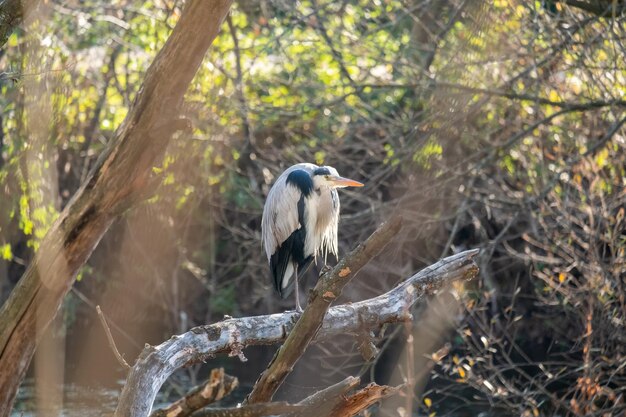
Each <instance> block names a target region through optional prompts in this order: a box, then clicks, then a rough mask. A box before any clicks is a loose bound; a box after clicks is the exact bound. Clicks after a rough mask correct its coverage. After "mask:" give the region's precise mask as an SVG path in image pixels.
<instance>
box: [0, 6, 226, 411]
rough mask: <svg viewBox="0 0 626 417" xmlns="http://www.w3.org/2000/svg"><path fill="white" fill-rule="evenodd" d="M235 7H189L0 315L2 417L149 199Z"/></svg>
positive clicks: (0, 311) (0, 399) (0, 403)
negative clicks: (101, 251) (49, 338)
mask: <svg viewBox="0 0 626 417" xmlns="http://www.w3.org/2000/svg"><path fill="white" fill-rule="evenodd" d="M230 4H231V0H213V1H204V0H189V1H188V2H187V4H186V5H185V8H184V10H183V13H182V15H181V17H180V20H179V22H178V24H177V25H176V27H175V28H174V30H173V32H172V34H171V36H170V37H169V39H168V40H167V42H166V43H165V46H164V47H163V49H162V50H161V51H160V52H159V53H158V55H157V56H156V58H155V60H154V62H153V63H152V65H151V66H150V68H149V69H148V71H147V73H146V77H145V80H144V83H143V85H142V87H141V89H140V91H139V93H138V95H137V97H136V98H135V101H134V103H133V105H132V107H131V109H130V111H129V113H128V116H127V117H126V119H125V120H124V122H123V123H122V125H121V126H120V127H119V128H118V130H117V132H116V136H115V138H114V139H113V140H112V141H111V144H110V146H108V147H107V149H106V150H105V151H104V152H103V154H102V155H101V156H100V158H99V160H98V162H97V163H96V165H95V167H94V169H93V171H92V172H91V174H90V175H89V177H88V178H87V180H86V181H85V183H84V184H83V185H82V186H81V187H80V189H79V190H78V192H77V193H76V195H75V196H74V197H73V198H72V200H71V201H70V202H69V204H68V205H67V206H66V207H65V209H64V210H63V212H62V213H61V214H60V216H59V218H58V219H57V220H56V222H55V223H54V224H53V225H52V227H51V228H50V230H49V231H48V233H47V234H46V236H45V238H44V239H43V241H42V242H41V246H40V249H39V251H38V252H37V254H36V255H35V258H34V259H33V261H32V262H31V264H30V265H29V266H28V269H27V270H26V272H25V273H24V276H22V278H21V280H20V282H19V283H18V285H17V286H16V287H15V289H14V290H13V292H12V293H11V296H10V297H9V299H8V300H7V302H6V303H5V304H4V305H3V307H2V309H1V310H0V407H1V409H0V416H8V415H9V413H10V410H11V407H12V404H13V400H14V398H15V394H16V392H17V388H18V386H19V384H20V382H21V380H22V378H23V377H24V374H25V372H26V369H27V368H28V365H29V363H30V360H31V358H32V355H33V352H34V351H35V348H36V346H37V342H38V340H39V339H40V337H41V336H42V334H43V332H44V330H45V329H46V328H47V327H48V325H49V324H50V322H51V321H52V319H53V318H54V316H55V314H56V312H57V310H58V308H59V306H60V304H61V302H62V301H63V298H64V297H65V295H66V294H67V292H68V291H69V289H70V288H71V286H72V284H73V282H74V279H75V277H76V274H77V273H78V271H79V269H80V267H81V266H82V265H83V264H84V263H85V262H86V261H87V259H88V258H89V256H90V254H91V252H92V251H93V249H94V248H95V247H96V245H97V244H98V242H99V241H100V238H101V237H102V236H103V235H104V233H105V232H106V230H107V229H108V228H109V226H110V225H111V223H112V222H113V220H114V219H115V218H116V217H117V216H119V215H120V214H121V213H122V212H123V211H124V210H125V209H127V208H128V207H129V206H130V205H132V203H133V202H134V201H136V200H137V199H138V198H140V197H141V196H142V195H143V194H144V193H145V191H146V188H147V187H146V186H147V184H148V182H149V180H150V175H151V173H152V166H153V165H154V164H155V162H158V158H159V157H161V156H162V155H163V153H164V151H165V149H166V147H167V144H168V142H169V140H170V137H171V135H172V133H173V132H175V131H176V130H179V129H180V128H181V127H182V126H183V123H181V121H180V120H179V119H178V113H179V109H180V105H181V103H182V101H183V96H184V94H185V91H186V89H187V87H188V85H189V83H190V82H191V80H192V78H193V77H194V75H195V73H196V71H197V69H198V67H199V66H200V63H201V62H202V59H203V57H204V54H205V52H206V50H207V49H208V47H209V45H210V44H211V43H212V41H213V39H214V38H215V36H216V35H217V33H218V30H219V28H220V25H221V23H222V20H223V19H224V17H225V16H226V14H227V12H228V9H229V8H230Z"/></svg>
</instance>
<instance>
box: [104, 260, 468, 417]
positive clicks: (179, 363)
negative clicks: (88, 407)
mask: <svg viewBox="0 0 626 417" xmlns="http://www.w3.org/2000/svg"><path fill="white" fill-rule="evenodd" d="M477 254H478V250H469V251H465V252H461V253H459V254H456V255H453V256H450V257H448V258H445V259H442V260H441V261H439V262H437V263H435V264H434V265H431V266H429V267H427V268H425V269H423V270H422V271H420V272H418V273H417V274H415V275H413V276H412V277H410V278H409V279H407V280H406V281H404V282H402V283H400V284H399V285H398V286H397V287H395V288H393V289H392V290H390V291H389V292H387V293H385V294H382V295H380V296H378V297H375V298H371V299H368V300H364V301H360V302H357V303H352V304H345V305H340V306H336V307H333V308H331V309H329V310H328V312H327V313H326V316H325V317H324V321H323V323H322V326H321V328H320V329H319V332H318V333H317V335H316V340H318V341H319V340H324V339H328V338H332V337H336V336H337V335H340V334H341V335H345V334H354V335H355V336H356V337H358V335H359V334H361V333H362V332H363V331H364V330H365V329H370V330H374V329H379V328H380V327H381V326H382V325H383V324H386V323H395V322H402V321H406V320H408V319H410V318H411V316H410V314H409V311H410V308H411V306H412V305H413V304H415V302H417V300H419V299H421V298H422V297H423V296H424V295H426V294H431V293H433V292H434V291H436V290H437V289H439V288H441V287H443V286H444V285H447V284H450V283H451V282H454V281H459V280H468V279H472V278H474V277H475V276H476V275H477V274H478V267H477V266H476V263H475V262H474V258H475V257H476V255H477ZM342 264H343V261H342V263H340V265H342ZM331 274H332V273H331ZM298 316H299V314H297V313H295V312H285V313H282V314H272V315H266V316H257V317H242V318H234V319H228V320H224V321H221V322H219V323H215V324H211V325H206V326H199V327H195V328H193V329H191V330H190V331H188V332H186V333H183V334H182V335H179V336H173V337H172V338H170V339H169V340H167V341H165V342H163V343H162V344H160V345H158V346H154V347H152V346H148V347H146V348H145V349H144V351H143V352H142V353H141V355H140V356H139V358H138V359H137V362H136V363H135V365H134V366H133V368H132V369H131V371H130V373H129V375H128V379H127V381H126V385H125V386H124V389H123V391H122V394H121V398H120V403H119V405H118V408H117V410H116V414H115V415H116V416H118V417H121V416H136V417H141V416H147V415H148V414H149V413H150V408H151V407H152V403H153V402H154V399H155V397H156V394H157V393H158V391H159V389H160V387H161V385H163V383H164V382H165V381H166V380H167V378H168V377H169V376H170V375H171V374H172V373H173V372H174V371H176V370H177V369H179V368H181V367H183V366H185V365H190V364H193V363H197V362H201V361H205V360H206V359H208V358H211V357H214V356H215V355H217V354H220V353H227V354H229V355H231V356H237V355H238V354H239V353H240V352H241V350H242V349H243V348H245V347H247V346H254V345H268V344H274V343H280V342H282V341H284V340H285V339H286V337H287V334H289V333H290V332H292V329H293V328H294V323H295V321H296V320H297V319H298Z"/></svg>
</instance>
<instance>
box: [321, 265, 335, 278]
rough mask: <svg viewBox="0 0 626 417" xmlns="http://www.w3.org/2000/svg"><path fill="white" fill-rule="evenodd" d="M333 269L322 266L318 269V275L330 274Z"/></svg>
mask: <svg viewBox="0 0 626 417" xmlns="http://www.w3.org/2000/svg"><path fill="white" fill-rule="evenodd" d="M332 269H333V268H331V267H330V266H328V265H326V264H324V266H323V267H322V269H320V275H324V274H325V273H327V272H330V271H331V270H332Z"/></svg>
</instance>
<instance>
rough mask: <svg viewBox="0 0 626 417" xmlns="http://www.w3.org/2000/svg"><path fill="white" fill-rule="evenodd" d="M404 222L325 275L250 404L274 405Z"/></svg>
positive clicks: (381, 231)
mask: <svg viewBox="0 0 626 417" xmlns="http://www.w3.org/2000/svg"><path fill="white" fill-rule="evenodd" d="M401 226H402V218H401V217H399V216H397V217H394V218H392V219H391V220H389V221H388V222H386V223H384V224H382V225H381V226H379V227H378V229H377V230H376V231H375V232H374V233H373V234H372V235H371V236H370V237H369V238H368V239H367V240H366V241H365V242H364V243H362V244H360V245H359V246H358V247H357V248H356V249H355V250H353V251H352V252H351V253H350V254H349V255H347V256H346V257H345V258H343V259H342V260H341V261H340V262H339V263H338V264H337V265H336V266H335V267H334V268H333V270H332V271H330V272H329V273H326V274H324V275H322V277H321V278H320V279H319V281H318V282H317V285H316V286H315V288H314V289H313V291H312V292H311V296H310V297H309V302H308V304H307V306H306V309H305V310H304V312H303V313H302V317H301V318H300V320H298V322H297V323H296V325H295V327H294V329H293V331H292V332H291V333H290V334H289V337H287V340H286V341H285V343H284V344H283V345H282V346H281V347H280V349H279V350H278V352H276V355H275V356H274V358H273V359H272V361H271V362H270V365H269V367H268V368H267V369H266V370H265V371H264V372H263V373H262V374H261V376H260V377H259V379H258V380H257V382H256V384H254V388H253V389H252V392H251V393H250V395H249V396H248V398H247V402H248V403H251V404H254V403H262V402H268V401H271V399H272V397H273V395H274V393H275V392H276V391H277V390H278V388H279V387H280V385H281V384H282V383H283V381H284V380H285V378H287V375H289V374H290V373H291V371H292V370H293V367H294V365H295V363H296V362H297V361H298V359H300V357H301V356H302V355H303V354H304V352H305V351H306V349H307V347H308V345H309V343H311V340H313V338H314V337H315V334H316V333H317V331H318V330H319V328H320V326H321V325H322V321H323V320H324V315H325V314H326V312H327V311H328V308H329V307H330V304H331V303H332V302H333V300H335V299H336V298H337V297H339V295H340V294H341V291H342V289H343V287H344V286H345V285H346V284H347V283H348V282H349V281H350V279H351V278H352V277H353V276H354V275H355V274H356V273H357V272H358V271H359V270H360V269H361V268H362V267H363V266H364V265H365V264H366V263H367V262H368V261H369V260H370V259H372V258H373V257H374V256H375V255H376V254H378V252H380V251H381V250H382V249H383V248H384V247H385V246H386V245H387V243H389V242H390V241H391V239H392V238H393V237H394V236H395V235H396V234H397V233H398V231H399V230H400V227H401Z"/></svg>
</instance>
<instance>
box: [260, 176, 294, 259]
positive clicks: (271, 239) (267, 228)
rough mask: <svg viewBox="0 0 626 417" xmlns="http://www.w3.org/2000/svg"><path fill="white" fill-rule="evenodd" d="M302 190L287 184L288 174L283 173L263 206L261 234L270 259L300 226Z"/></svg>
mask: <svg viewBox="0 0 626 417" xmlns="http://www.w3.org/2000/svg"><path fill="white" fill-rule="evenodd" d="M299 200H300V191H299V190H298V189H297V188H296V187H294V186H292V185H290V184H287V176H286V175H284V174H283V175H281V176H280V177H279V178H278V180H276V183H275V184H274V185H273V186H272V188H271V189H270V192H269V194H268V195H267V200H266V201H265V206H264V207H263V219H262V221H261V235H262V237H263V247H264V248H265V253H266V254H267V260H268V261H269V260H270V258H271V257H272V255H273V254H274V253H275V252H276V250H277V249H278V247H279V246H280V245H281V244H282V243H283V242H284V241H285V240H287V238H288V237H289V236H291V234H292V233H293V232H294V231H295V230H297V229H298V228H299V227H300V222H299V221H298V201H299Z"/></svg>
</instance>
